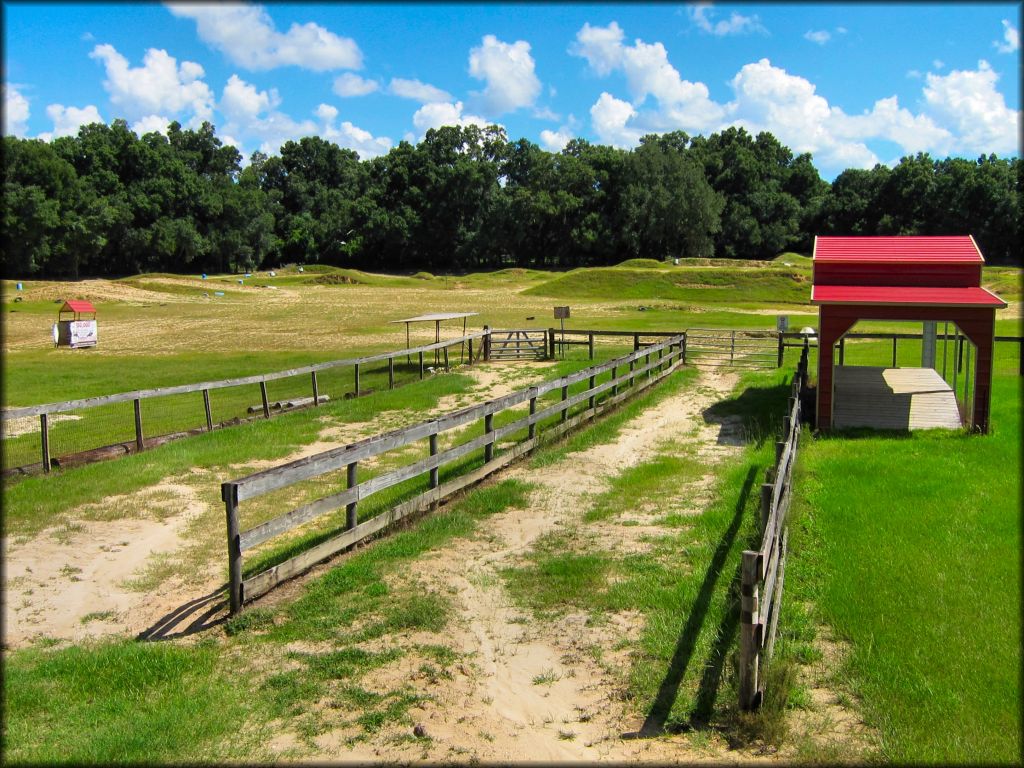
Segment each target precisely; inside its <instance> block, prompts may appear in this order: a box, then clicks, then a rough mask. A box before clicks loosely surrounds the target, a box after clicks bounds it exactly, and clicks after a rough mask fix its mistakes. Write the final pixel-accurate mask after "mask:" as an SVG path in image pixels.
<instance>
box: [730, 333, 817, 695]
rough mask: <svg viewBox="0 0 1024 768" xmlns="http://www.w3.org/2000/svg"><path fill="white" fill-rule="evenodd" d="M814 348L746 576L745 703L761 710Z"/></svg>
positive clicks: (802, 368) (796, 391)
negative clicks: (802, 410) (803, 397)
mask: <svg viewBox="0 0 1024 768" xmlns="http://www.w3.org/2000/svg"><path fill="white" fill-rule="evenodd" d="M808 351H809V345H808V343H807V342H806V340H805V343H804V348H803V351H802V352H801V354H800V363H799V365H798V366H797V371H796V375H795V376H794V377H793V387H792V392H791V397H790V398H789V407H788V408H787V411H786V419H785V421H784V422H783V439H782V440H781V441H779V442H777V443H776V444H775V466H774V468H769V469H768V471H767V477H766V481H767V482H765V483H764V484H762V485H761V516H760V530H761V545H760V546H759V547H758V548H757V550H756V551H755V550H746V551H744V553H743V563H742V566H741V572H740V573H741V576H740V659H739V699H740V700H739V704H740V708H741V709H756V708H757V707H758V706H759V705H760V702H761V699H762V697H763V694H764V671H765V669H766V668H767V665H768V663H769V662H770V661H771V658H772V653H773V651H774V648H775V633H776V630H777V628H778V624H779V611H780V610H781V608H782V586H783V580H784V578H785V575H786V547H787V540H788V531H789V528H788V525H787V515H788V513H789V506H790V503H791V501H792V480H793V466H794V465H795V463H796V456H797V446H798V443H799V440H800V399H801V394H802V393H803V390H804V388H805V387H806V386H807V358H808Z"/></svg>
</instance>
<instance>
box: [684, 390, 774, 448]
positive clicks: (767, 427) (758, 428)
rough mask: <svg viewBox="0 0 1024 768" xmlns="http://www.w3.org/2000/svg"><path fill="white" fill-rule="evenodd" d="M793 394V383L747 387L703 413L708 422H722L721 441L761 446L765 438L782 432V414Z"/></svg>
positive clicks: (771, 437)
mask: <svg viewBox="0 0 1024 768" xmlns="http://www.w3.org/2000/svg"><path fill="white" fill-rule="evenodd" d="M789 394H790V385H789V384H777V385H775V386H772V387H747V388H746V389H744V390H743V391H742V392H740V394H738V395H736V396H734V397H730V398H728V399H726V400H720V401H718V402H717V403H715V404H714V405H711V406H709V407H708V408H705V409H704V411H703V412H702V413H701V416H702V417H703V418H704V422H705V423H706V424H720V425H722V433H721V435H720V437H719V440H718V442H719V443H720V444H728V445H742V444H745V443H753V444H755V445H757V447H759V448H760V447H761V446H762V445H764V443H765V441H767V440H775V439H776V437H775V435H777V434H779V433H780V432H781V431H782V429H781V422H782V416H780V415H779V414H781V413H783V412H784V411H785V408H786V399H787V398H788V397H789ZM736 422H739V424H738V425H736ZM733 425H736V426H738V427H739V429H738V430H737V429H736V428H735V426H733ZM737 432H739V434H738V435H737V434H736V433H737Z"/></svg>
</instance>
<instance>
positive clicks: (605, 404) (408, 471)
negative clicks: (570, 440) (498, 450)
mask: <svg viewBox="0 0 1024 768" xmlns="http://www.w3.org/2000/svg"><path fill="white" fill-rule="evenodd" d="M684 343H685V342H684V338H683V337H682V336H681V335H677V336H674V337H670V338H669V339H667V340H665V341H663V342H660V343H658V344H655V345H652V346H649V347H645V348H643V349H640V350H637V351H634V352H632V353H630V354H628V355H625V356H623V357H619V358H616V359H614V360H610V361H608V362H606V363H602V364H599V365H596V366H592V367H590V368H586V369H584V370H581V371H578V372H576V373H573V374H570V375H569V376H563V377H562V378H559V379H554V380H552V381H547V382H545V383H543V384H539V385H537V386H534V387H529V388H528V389H522V390H519V391H518V392H513V393H512V394H509V395H506V396H504V397H501V398H498V399H496V400H490V401H488V402H486V403H482V404H480V405H475V406H471V407H468V408H463V409H461V410H458V411H454V412H452V413H448V414H446V415H444V416H442V417H440V418H437V419H432V420H430V421H424V422H421V423H419V424H415V425H413V426H410V427H405V428H403V429H398V430H394V431H391V432H386V433H384V434H380V435H376V436H373V437H369V438H366V439H364V440H361V441H359V442H356V443H352V444H350V445H346V446H343V447H340V448H335V449H332V450H330V451H325V452H323V453H319V454H316V455H314V456H309V457H306V458H302V459H298V460H296V461H292V462H289V463H287V464H283V465H281V466H278V467H273V468H271V469H266V470H263V471H262V472H257V473H255V474H252V475H249V476H247V477H243V478H240V479H237V480H231V481H229V482H225V483H223V484H222V485H221V498H222V499H223V501H224V504H225V510H226V516H227V536H228V572H229V602H230V607H231V612H232V613H236V612H238V611H239V610H240V609H241V607H242V605H243V603H244V602H245V601H246V600H251V599H254V598H256V597H258V596H260V595H262V594H265V593H266V592H267V591H269V590H270V589H272V588H273V587H274V586H276V585H277V584H279V583H280V582H282V581H284V580H285V579H288V578H291V577H292V576H295V575H298V574H299V573H302V572H303V571H305V570H307V569H309V568H310V567H312V566H313V565H315V564H316V563H318V562H321V561H323V560H325V559H327V558H329V557H331V556H333V555H334V554H336V553H338V552H340V551H342V550H344V549H346V548H348V547H350V546H352V545H353V544H355V543H357V542H359V541H361V540H363V539H365V538H366V537H368V536H371V535H373V534H375V533H377V532H378V531H380V530H381V529H383V528H385V527H386V526H388V525H390V524H392V523H394V522H396V521H398V520H400V519H402V518H403V517H406V516H407V515H410V514H413V513H415V512H421V511H424V510H426V509H428V508H429V507H430V506H431V505H432V504H435V503H436V502H437V501H439V500H440V499H443V498H445V497H447V496H449V495H450V494H453V493H455V492H456V491H458V490H461V489H462V488H465V487H466V486H468V485H471V484H472V483H476V482H478V481H480V480H481V479H483V478H484V477H486V476H487V475H489V474H491V473H492V472H495V471H496V470H498V469H500V468H502V467H504V466H506V465H508V464H509V463H510V462H512V461H514V460H515V459H516V458H518V457H520V456H522V455H523V454H525V453H527V452H528V451H531V450H533V448H534V447H536V446H537V444H538V441H539V440H540V439H541V436H540V435H538V430H537V426H538V424H540V423H541V422H543V421H544V420H545V419H549V418H550V417H552V416H557V417H558V421H557V422H556V423H554V424H552V425H550V426H549V427H548V428H547V429H545V430H544V437H545V438H552V437H556V436H558V435H561V434H563V433H564V432H566V431H568V430H570V429H572V428H573V427H575V426H577V425H578V424H580V423H582V422H583V421H585V420H587V419H592V418H594V417H595V416H596V415H598V414H600V413H602V412H603V411H604V410H606V409H607V408H609V407H611V406H612V405H614V404H616V403H618V402H619V401H621V400H622V399H624V398H626V397H629V396H631V395H632V394H633V393H635V392H638V391H640V390H641V389H644V388H646V387H647V386H649V385H651V384H653V383H655V382H657V381H659V380H660V379H662V378H664V377H665V376H668V375H669V374H670V373H672V372H673V371H674V370H676V368H677V367H679V366H680V365H682V355H683V350H684ZM605 373H608V374H610V375H609V378H608V380H606V381H604V382H601V383H600V384H598V383H597V382H596V379H597V377H598V376H601V375H602V374H605ZM644 374H646V376H644ZM583 381H586V382H587V385H586V389H584V390H582V391H580V392H578V393H576V394H574V395H572V396H571V397H570V396H569V394H568V392H569V387H570V386H572V385H574V384H578V383H580V382H583ZM555 390H559V391H560V394H561V398H560V399H559V400H558V401H557V402H555V403H554V404H553V405H550V406H548V407H546V408H543V409H542V410H538V408H537V404H538V399H539V398H541V397H542V396H544V395H545V394H547V393H549V392H553V391H555ZM527 402H528V403H529V414H528V415H526V416H523V417H521V418H518V419H515V420H514V421H512V422H510V423H508V424H505V425H503V426H501V427H497V428H496V427H495V426H494V417H495V416H496V415H497V414H500V413H502V412H503V411H506V410H508V409H510V408H513V407H515V406H517V405H521V404H523V403H527ZM584 402H586V406H585V407H584V408H583V409H582V410H581V411H579V412H577V413H576V414H574V415H573V416H571V417H570V415H569V411H570V409H571V408H573V407H574V406H576V405H579V404H581V403H584ZM481 420H482V422H483V435H482V436H480V437H476V438H472V439H470V440H468V441H466V442H463V443H461V444H458V445H455V446H454V447H451V448H448V449H447V450H443V451H439V450H438V436H439V435H440V434H442V433H444V432H446V431H448V430H452V429H455V428H458V427H463V426H467V425H471V424H473V423H474V422H477V421H481ZM524 429H525V430H527V432H526V439H525V440H522V441H521V442H518V443H515V444H513V445H512V446H511V447H510V448H507V449H506V450H505V451H504V452H503V453H502V454H501V455H500V456H495V455H494V451H495V446H496V444H497V443H498V442H499V441H500V440H502V439H503V438H509V437H512V436H513V435H515V434H516V433H521V432H522V431H523V430H524ZM420 440H427V441H428V445H429V450H430V455H429V456H428V457H427V458H424V459H420V460H418V461H413V462H412V463H411V464H407V465H405V466H401V467H399V468H398V469H394V470H391V471H387V472H384V473H383V474H380V475H377V476H375V477H371V478H369V479H367V480H364V481H362V482H358V481H357V468H358V465H359V462H361V461H365V460H367V459H370V458H372V457H375V456H381V455H382V454H385V453H387V452H389V451H399V450H401V449H403V448H405V447H406V446H409V445H412V444H414V443H416V442H417V441H420ZM477 450H482V451H483V465H482V466H480V467H478V468H476V469H473V470H472V471H468V472H467V473H465V474H462V475H460V476H456V477H454V478H453V479H451V480H449V481H447V482H445V483H443V484H441V483H440V482H439V470H440V468H442V467H444V466H446V465H450V464H452V463H453V462H455V461H457V460H459V459H463V458H464V457H466V456H469V455H470V454H471V453H472V452H474V451H477ZM341 469H345V470H346V487H345V488H344V490H341V491H339V492H337V493H333V494H331V495H329V496H325V497H323V498H319V499H316V500H314V501H312V502H308V503H305V504H303V505H302V506H299V507H297V508H295V509H292V510H291V511H289V512H287V513H286V514H283V515H280V516H278V517H275V518H274V519H272V520H269V521H267V522H264V523H261V524H259V525H256V526H254V527H252V528H249V529H247V530H244V531H243V530H241V522H240V510H239V506H240V505H241V504H242V502H245V501H248V500H251V499H255V498H257V497H260V496H263V495H264V494H267V493H270V492H271V491H275V490H278V489H281V488H286V487H289V486H293V485H294V484H296V483H299V482H302V481H305V480H310V479H313V478H317V477H321V476H323V475H325V474H327V473H329V472H333V471H339V470H341ZM427 473H429V477H428V489H427V490H426V491H425V492H423V493H420V494H418V495H417V496H415V497H414V498H412V499H410V500H408V501H404V502H402V503H400V504H398V505H397V506H394V507H392V508H391V509H389V510H387V511H386V512H383V513H381V514H378V515H376V516H374V517H372V518H370V519H368V520H365V521H363V522H358V513H357V509H358V504H359V503H360V502H362V501H364V500H366V499H368V498H369V497H371V496H372V495H373V494H376V493H379V492H380V491H383V490H385V489H387V488H391V487H393V486H396V485H398V484H399V483H402V482H405V481H407V480H412V479H413V478H416V477H420V476H423V475H426V474H427ZM342 507H345V510H346V521H345V530H344V531H343V532H342V533H341V534H340V535H335V536H333V537H332V538H329V539H328V540H326V541H323V542H321V543H319V544H316V545H315V546H312V547H311V548H310V549H307V550H306V551H304V552H302V553H300V554H298V555H295V556H294V557H291V558H290V559H288V560H285V561H284V562H281V563H279V564H277V565H274V566H272V567H270V568H268V569H266V570H264V571H262V572H260V573H256V574H254V575H251V576H249V577H248V578H245V579H243V577H242V569H243V560H242V557H243V552H245V551H246V550H248V549H251V548H252V547H254V546H256V545H257V544H260V543H262V542H265V541H267V540H269V539H271V538H273V537H275V536H278V535H280V534H282V533H285V532H286V531H290V530H292V529H294V528H296V527H297V526H299V525H302V524H304V523H307V522H309V521H311V520H313V519H315V518H318V517H320V516H321V515H324V514H325V513H328V512H332V511H335V510H340V509H341V508H342Z"/></svg>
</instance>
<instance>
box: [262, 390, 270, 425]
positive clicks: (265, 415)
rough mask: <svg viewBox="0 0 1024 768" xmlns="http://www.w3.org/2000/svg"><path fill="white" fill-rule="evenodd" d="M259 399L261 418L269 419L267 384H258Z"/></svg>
mask: <svg viewBox="0 0 1024 768" xmlns="http://www.w3.org/2000/svg"><path fill="white" fill-rule="evenodd" d="M260 398H261V399H262V400H263V418H265V419H269V418H270V401H269V400H268V399H267V382H265V381H261V382H260Z"/></svg>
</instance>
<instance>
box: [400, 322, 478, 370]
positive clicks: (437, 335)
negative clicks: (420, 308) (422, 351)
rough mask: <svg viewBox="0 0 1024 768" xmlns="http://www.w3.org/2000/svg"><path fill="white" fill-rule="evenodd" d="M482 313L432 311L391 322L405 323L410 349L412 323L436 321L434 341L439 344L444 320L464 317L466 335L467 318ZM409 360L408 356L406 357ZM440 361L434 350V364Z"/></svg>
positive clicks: (406, 342)
mask: <svg viewBox="0 0 1024 768" xmlns="http://www.w3.org/2000/svg"><path fill="white" fill-rule="evenodd" d="M478 314H480V313H479V312H432V313H430V314H426V315H417V316H416V317H406V318H404V319H402V320H390V321H389V322H391V323H405V348H406V349H409V325H410V324H411V323H429V322H433V323H434V343H435V344H438V343H440V341H441V321H442V320H458V319H459V318H460V317H461V318H462V335H463V336H465V335H466V318H467V317H473V316H474V315H478ZM459 359H460V360H461V359H462V352H461V348H460V352H459ZM406 362H408V358H406ZM437 362H438V351H437V350H436V349H435V350H434V364H435V365H436V364H437Z"/></svg>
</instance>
